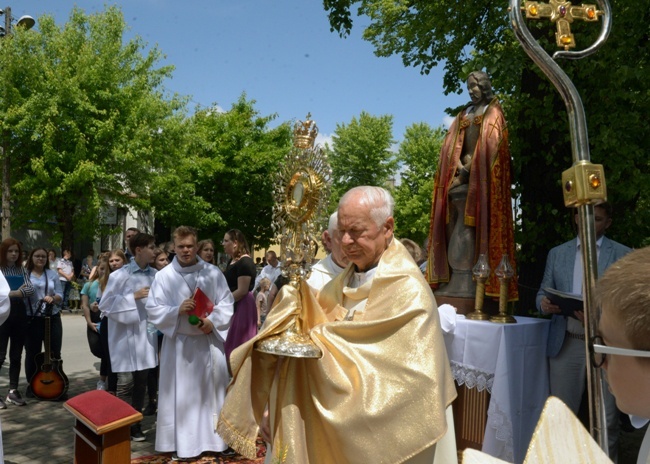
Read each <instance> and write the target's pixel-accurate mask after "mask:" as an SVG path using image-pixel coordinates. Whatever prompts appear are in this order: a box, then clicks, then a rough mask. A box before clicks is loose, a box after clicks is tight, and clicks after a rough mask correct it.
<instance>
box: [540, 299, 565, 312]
mask: <svg viewBox="0 0 650 464" xmlns="http://www.w3.org/2000/svg"><path fill="white" fill-rule="evenodd" d="M539 306H540V308H541V309H542V313H544V314H560V313H561V312H562V310H561V309H560V307H559V306H558V305H554V304H553V303H551V300H549V299H548V298H547V297H544V298H542V303H541V304H540V305H539Z"/></svg>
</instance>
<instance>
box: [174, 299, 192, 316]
mask: <svg viewBox="0 0 650 464" xmlns="http://www.w3.org/2000/svg"><path fill="white" fill-rule="evenodd" d="M195 307H196V301H194V299H193V298H188V299H187V300H184V301H183V302H182V303H181V305H180V306H179V307H178V312H179V313H180V314H187V313H188V312H190V311H192V310H193V309H194V308H195Z"/></svg>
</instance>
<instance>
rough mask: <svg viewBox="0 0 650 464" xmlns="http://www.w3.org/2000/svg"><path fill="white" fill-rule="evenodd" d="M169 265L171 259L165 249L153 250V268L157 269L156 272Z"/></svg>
mask: <svg viewBox="0 0 650 464" xmlns="http://www.w3.org/2000/svg"><path fill="white" fill-rule="evenodd" d="M168 264H169V257H168V256H167V252H166V251H165V250H164V249H163V248H156V249H155V250H153V264H152V265H151V267H153V268H155V269H156V271H160V270H161V269H162V268H164V267H165V266H167V265H168Z"/></svg>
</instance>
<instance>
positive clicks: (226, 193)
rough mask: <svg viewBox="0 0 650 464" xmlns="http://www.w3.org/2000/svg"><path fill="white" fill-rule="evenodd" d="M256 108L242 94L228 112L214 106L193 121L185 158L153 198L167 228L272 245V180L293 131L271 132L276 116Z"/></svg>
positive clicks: (281, 127) (161, 182) (285, 126)
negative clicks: (232, 234) (237, 234)
mask: <svg viewBox="0 0 650 464" xmlns="http://www.w3.org/2000/svg"><path fill="white" fill-rule="evenodd" d="M254 105H255V101H254V100H247V99H246V95H245V94H244V95H242V96H241V97H240V98H239V100H238V101H237V102H235V103H234V104H233V105H232V107H231V109H230V110H229V111H226V112H220V111H217V110H216V109H215V108H216V106H215V107H214V108H210V109H205V110H200V111H197V112H196V113H195V114H194V115H193V116H192V117H191V118H189V120H188V121H187V123H186V126H185V127H184V131H185V134H186V139H185V140H186V142H185V146H184V147H183V150H182V152H183V155H182V156H181V157H180V159H178V160H176V161H174V164H175V165H176V168H175V169H174V170H168V171H167V172H166V174H165V175H163V176H161V178H160V179H159V182H158V183H157V185H156V187H155V192H154V195H153V197H154V204H155V207H156V215H157V217H158V218H159V219H161V220H162V221H163V222H164V223H165V224H168V225H170V226H173V225H178V224H181V223H183V224H193V225H196V226H197V227H199V228H200V231H201V234H202V236H209V237H213V238H215V239H216V240H220V239H221V237H222V236H223V233H224V232H225V231H227V230H229V229H231V228H236V229H240V230H241V231H242V232H243V233H244V235H245V236H246V238H247V240H248V241H249V242H250V244H251V245H252V244H253V243H254V244H256V245H258V246H262V247H265V246H268V245H269V244H270V242H271V240H272V239H273V238H274V237H273V232H272V228H271V219H272V208H273V205H274V198H273V182H274V181H275V174H276V173H277V172H278V170H279V167H280V163H281V162H282V159H283V158H284V156H285V155H286V154H287V153H288V152H289V149H290V148H291V127H290V125H289V124H288V123H285V124H281V125H279V126H278V127H276V128H273V129H271V128H270V127H269V125H270V123H271V122H272V121H273V120H274V119H275V117H276V116H275V115H270V116H260V115H259V112H258V111H257V110H255V107H254Z"/></svg>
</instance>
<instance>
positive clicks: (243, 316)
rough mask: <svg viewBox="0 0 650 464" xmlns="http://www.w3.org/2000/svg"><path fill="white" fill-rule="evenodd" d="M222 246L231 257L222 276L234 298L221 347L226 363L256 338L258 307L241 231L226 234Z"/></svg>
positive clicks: (252, 265) (252, 270) (250, 261)
mask: <svg viewBox="0 0 650 464" xmlns="http://www.w3.org/2000/svg"><path fill="white" fill-rule="evenodd" d="M221 243H222V245H223V249H224V251H225V253H226V254H227V255H228V256H230V260H229V261H228V264H227V265H226V270H225V272H224V275H225V277H226V281H227V282H228V287H229V288H230V291H231V292H232V296H233V297H234V298H235V314H234V315H233V317H232V323H231V325H230V330H228V337H227V339H226V343H225V344H224V348H225V351H226V359H228V360H230V353H231V352H232V350H234V349H235V348H237V347H238V346H239V345H241V344H242V343H244V342H246V341H248V340H250V339H251V338H253V337H254V336H255V335H256V334H257V307H256V305H255V297H253V293H252V290H253V286H254V285H255V277H256V276H257V271H256V269H255V263H254V262H253V258H251V257H250V250H249V249H248V242H246V237H244V234H242V232H241V231H239V230H237V229H231V230H229V231H228V232H226V234H225V235H224V236H223V242H221Z"/></svg>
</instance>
